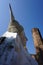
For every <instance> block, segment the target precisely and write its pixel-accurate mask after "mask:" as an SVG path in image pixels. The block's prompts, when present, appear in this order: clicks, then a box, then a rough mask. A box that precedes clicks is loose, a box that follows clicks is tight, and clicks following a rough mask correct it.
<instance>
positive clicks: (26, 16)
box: [0, 0, 43, 53]
mask: <svg viewBox="0 0 43 65" xmlns="http://www.w3.org/2000/svg"><path fill="white" fill-rule="evenodd" d="M9 3H11V6H12V9H13V13H14V16H15V19H16V20H17V21H19V23H20V24H21V25H23V27H24V30H25V34H26V36H27V38H28V42H27V48H28V51H29V53H35V48H34V44H33V39H32V33H31V30H32V28H34V27H37V28H39V29H40V32H41V35H42V37H43V0H0V36H1V35H2V34H3V33H4V32H6V31H7V29H8V24H9V22H10V11H9Z"/></svg>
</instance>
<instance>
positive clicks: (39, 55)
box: [32, 28, 43, 65]
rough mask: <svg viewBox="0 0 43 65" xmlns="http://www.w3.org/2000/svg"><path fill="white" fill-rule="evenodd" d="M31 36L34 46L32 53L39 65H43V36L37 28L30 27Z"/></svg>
mask: <svg viewBox="0 0 43 65" xmlns="http://www.w3.org/2000/svg"><path fill="white" fill-rule="evenodd" d="M32 37H33V41H34V46H35V48H36V55H32V57H34V58H35V59H36V61H37V62H38V64H39V65H43V38H42V36H41V33H40V30H39V29H38V28H33V29H32Z"/></svg>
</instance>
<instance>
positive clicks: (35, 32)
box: [32, 28, 42, 47]
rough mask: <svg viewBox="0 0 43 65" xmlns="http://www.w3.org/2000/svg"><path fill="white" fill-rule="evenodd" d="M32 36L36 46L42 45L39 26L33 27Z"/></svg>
mask: <svg viewBox="0 0 43 65" xmlns="http://www.w3.org/2000/svg"><path fill="white" fill-rule="evenodd" d="M32 36H33V41H34V45H35V47H38V46H40V45H42V37H41V34H40V31H39V29H38V28H33V29H32Z"/></svg>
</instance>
